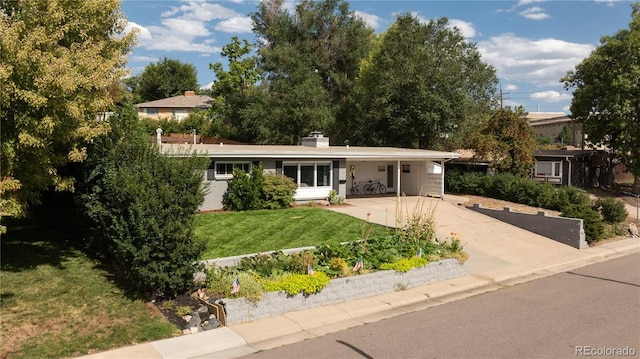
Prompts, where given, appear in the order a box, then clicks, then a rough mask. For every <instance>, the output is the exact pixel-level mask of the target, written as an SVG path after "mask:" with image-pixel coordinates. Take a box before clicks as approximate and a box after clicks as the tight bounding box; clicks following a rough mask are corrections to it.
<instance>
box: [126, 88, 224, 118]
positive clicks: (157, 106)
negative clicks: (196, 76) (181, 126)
mask: <svg viewBox="0 0 640 359" xmlns="http://www.w3.org/2000/svg"><path fill="white" fill-rule="evenodd" d="M212 102H213V98H211V97H209V96H204V95H196V93H195V92H194V91H185V92H184V95H181V96H175V97H169V98H163V99H161V100H155V101H149V102H144V103H139V104H137V105H135V107H136V108H137V109H138V117H140V118H143V117H147V118H153V119H161V118H175V119H176V120H182V119H185V118H186V117H187V116H189V115H190V114H191V113H192V112H193V110H195V109H207V108H211V103H212Z"/></svg>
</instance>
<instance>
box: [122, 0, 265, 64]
mask: <svg viewBox="0 0 640 359" xmlns="http://www.w3.org/2000/svg"><path fill="white" fill-rule="evenodd" d="M161 16H162V17H163V19H162V20H161V21H160V25H152V26H147V27H144V26H140V25H138V24H136V23H133V22H130V23H129V24H127V28H130V29H133V28H137V29H138V32H139V34H138V41H139V43H140V46H142V47H143V48H145V49H147V50H160V51H186V52H200V53H202V54H211V53H215V52H220V50H221V49H220V47H215V46H212V44H213V43H214V42H215V40H214V39H211V38H207V37H210V36H211V35H212V33H211V31H210V30H209V29H210V27H211V25H210V24H209V23H210V22H211V21H214V20H222V21H220V22H219V23H218V24H217V25H216V26H215V29H216V30H218V31H223V32H235V33H246V32H250V31H251V29H252V23H251V19H249V18H248V17H246V16H244V15H242V14H239V13H237V12H236V11H234V10H232V9H229V8H226V7H224V6H222V5H220V4H214V3H207V2H199V1H186V2H184V3H182V4H181V5H179V6H174V7H172V8H171V9H170V10H168V11H165V12H163V13H162V14H161ZM201 39H202V40H201Z"/></svg>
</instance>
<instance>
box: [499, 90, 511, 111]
mask: <svg viewBox="0 0 640 359" xmlns="http://www.w3.org/2000/svg"><path fill="white" fill-rule="evenodd" d="M508 94H509V93H508V92H502V85H500V108H504V106H503V105H502V100H503V99H506V100H508V99H509V98H508V97H507V98H505V97H504V95H508Z"/></svg>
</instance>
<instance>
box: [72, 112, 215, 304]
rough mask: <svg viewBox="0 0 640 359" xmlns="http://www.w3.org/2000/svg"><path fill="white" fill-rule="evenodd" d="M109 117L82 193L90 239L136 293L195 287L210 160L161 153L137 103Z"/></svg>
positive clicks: (172, 291)
mask: <svg viewBox="0 0 640 359" xmlns="http://www.w3.org/2000/svg"><path fill="white" fill-rule="evenodd" d="M109 122H110V125H111V128H112V130H111V132H110V133H109V134H108V135H107V136H104V137H102V138H99V139H98V140H97V141H95V144H94V147H93V148H92V150H91V151H90V153H89V157H90V160H89V161H87V163H86V167H85V179H84V183H85V186H84V187H83V190H82V191H81V195H80V200H81V202H82V205H83V206H84V208H85V211H86V214H87V216H88V218H89V219H90V221H91V225H92V229H93V230H92V231H91V232H90V235H89V238H90V244H93V246H92V248H94V249H96V250H97V251H98V252H99V254H101V255H102V257H103V259H104V260H106V261H108V262H110V263H111V264H112V265H113V267H115V268H116V269H117V271H118V275H119V278H120V279H122V280H124V282H125V285H127V286H128V287H129V288H130V289H131V290H133V291H135V292H136V293H139V294H145V295H160V294H163V295H173V294H177V293H180V292H181V291H183V290H186V289H189V288H190V287H192V286H193V273H194V272H195V271H196V270H197V269H198V266H197V265H195V264H194V263H196V262H197V260H198V258H199V256H200V254H201V253H202V251H203V250H204V248H205V241H203V240H199V239H197V238H196V237H195V236H194V219H195V212H196V210H197V208H198V207H199V205H200V204H201V203H202V201H203V199H204V194H203V186H202V173H203V171H204V170H205V169H206V159H204V158H198V157H195V156H189V155H187V154H185V157H183V158H169V157H167V156H164V155H162V154H161V153H160V152H159V150H158V148H157V147H156V146H155V145H154V144H153V143H152V142H151V141H149V138H148V136H147V134H146V133H145V131H144V129H143V128H142V126H141V125H140V123H139V122H138V119H137V115H136V114H135V111H134V110H133V108H132V107H127V108H125V109H124V110H121V111H119V112H118V113H117V114H116V115H114V116H112V117H110V118H109ZM96 244H98V245H96Z"/></svg>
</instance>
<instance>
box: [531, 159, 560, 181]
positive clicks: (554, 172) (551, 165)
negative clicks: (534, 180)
mask: <svg viewBox="0 0 640 359" xmlns="http://www.w3.org/2000/svg"><path fill="white" fill-rule="evenodd" d="M535 175H536V176H541V177H562V162H555V161H553V162H552V161H539V162H536V173H535Z"/></svg>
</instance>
